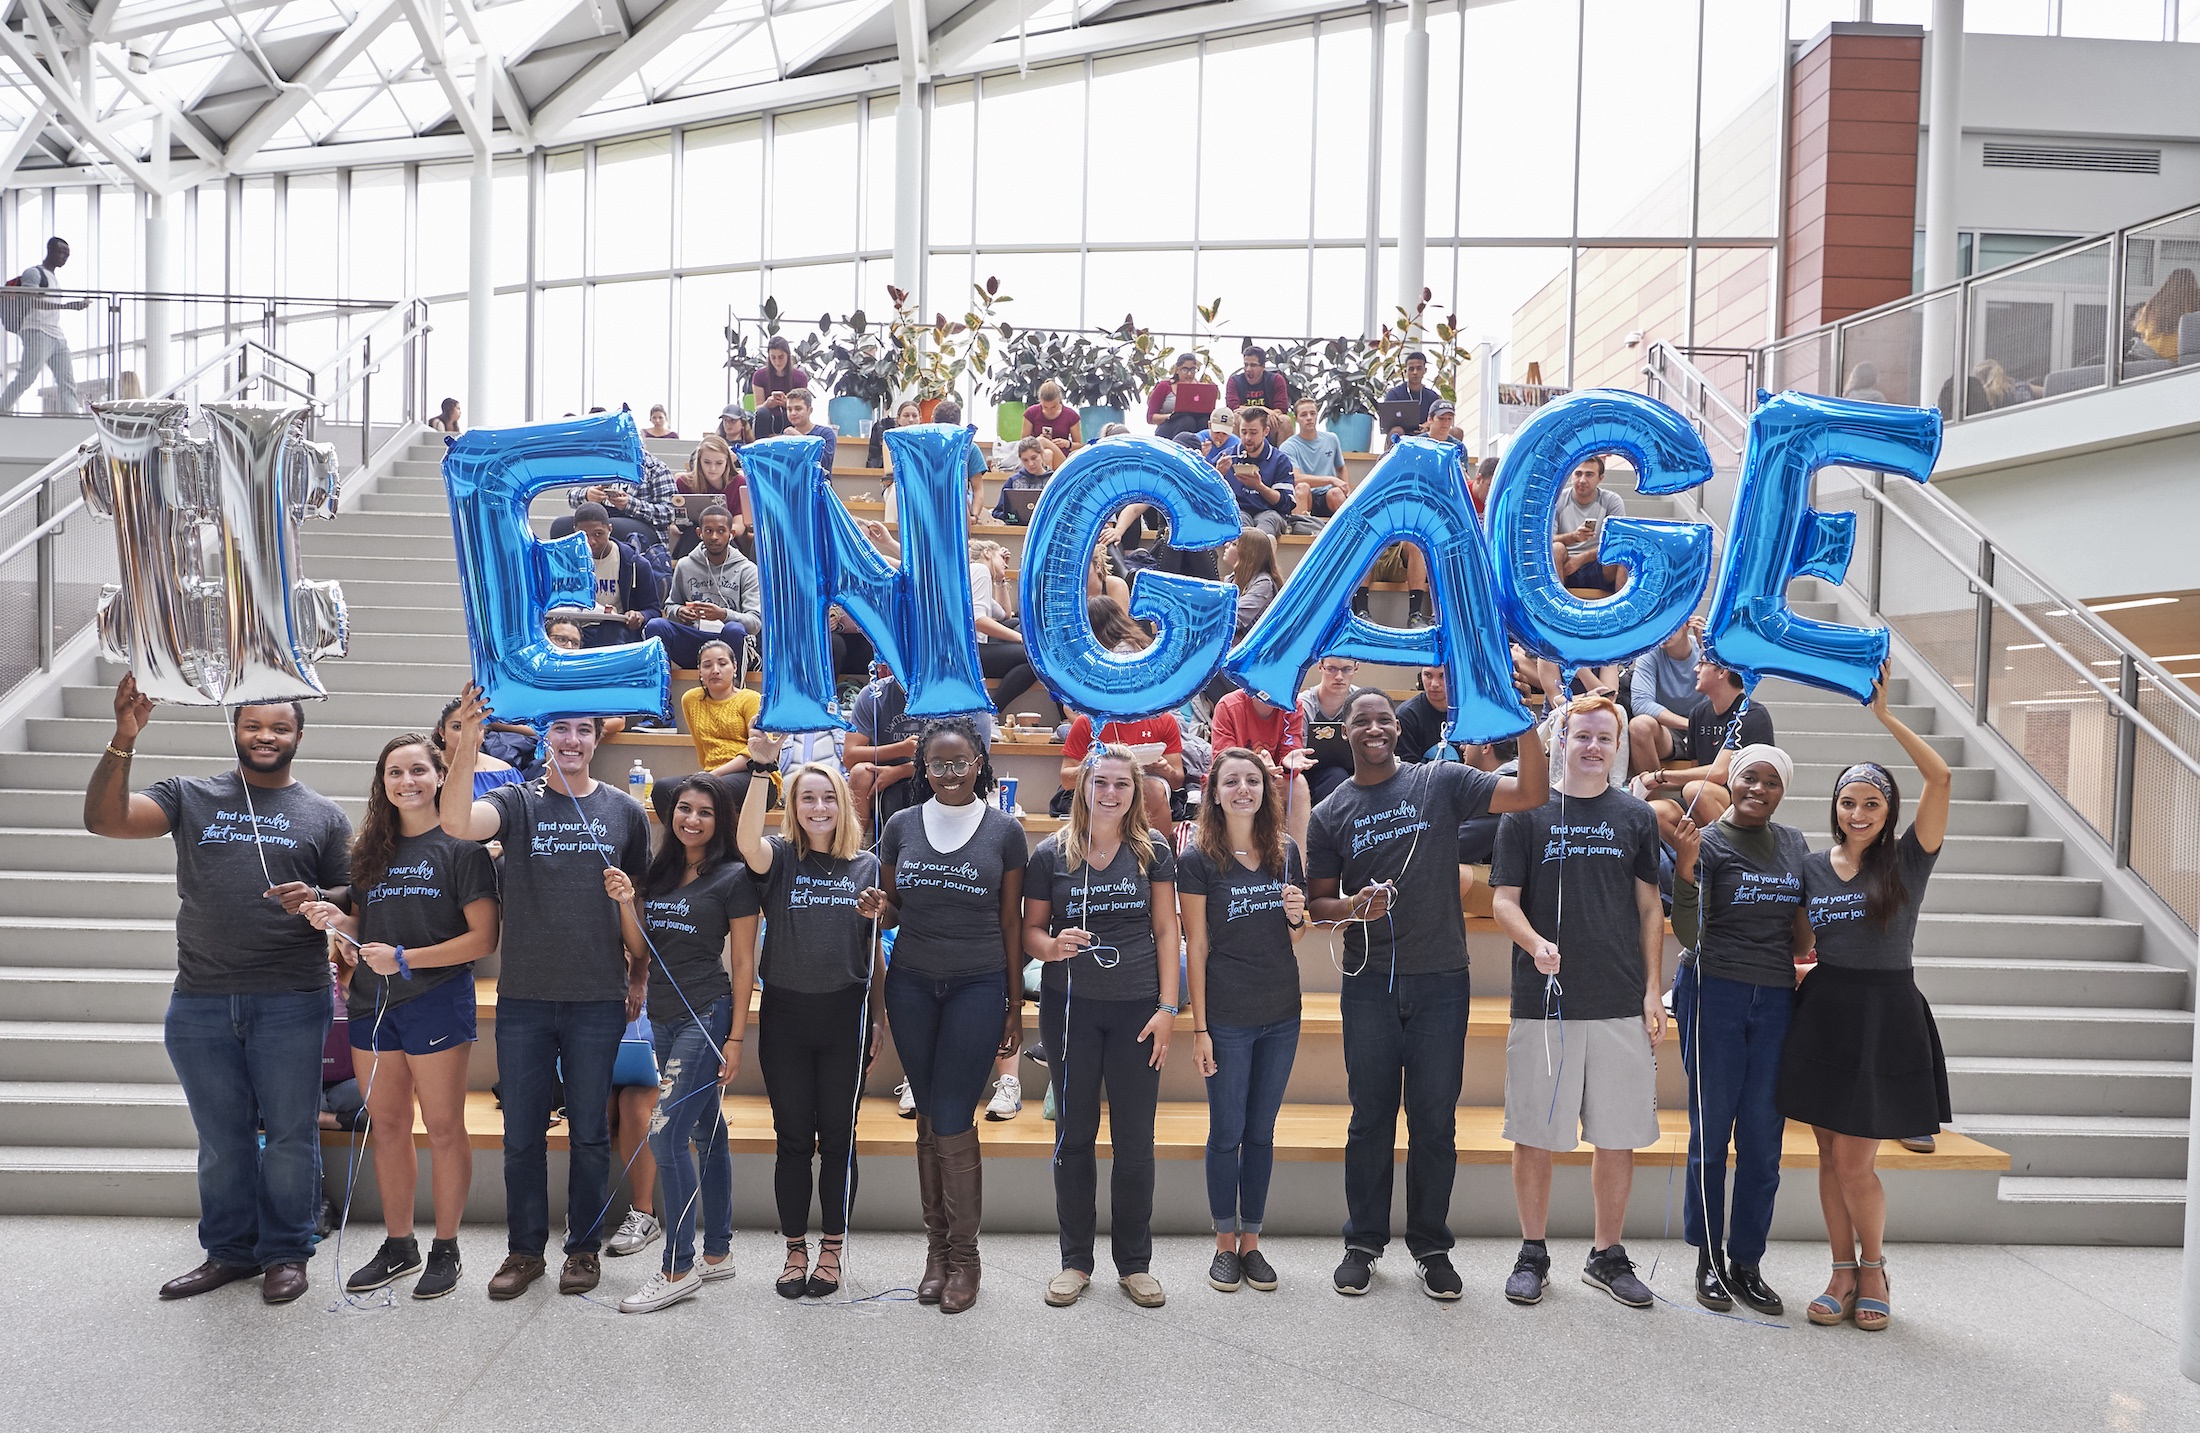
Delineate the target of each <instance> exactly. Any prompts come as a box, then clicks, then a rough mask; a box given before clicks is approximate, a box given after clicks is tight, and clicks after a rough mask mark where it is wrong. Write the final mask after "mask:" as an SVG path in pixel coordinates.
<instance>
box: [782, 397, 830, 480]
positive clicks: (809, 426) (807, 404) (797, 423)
mask: <svg viewBox="0 0 2200 1433" xmlns="http://www.w3.org/2000/svg"><path fill="white" fill-rule="evenodd" d="M816 405H817V397H816V395H814V394H813V393H811V392H810V390H809V389H807V388H790V389H789V390H787V426H786V427H785V428H784V429H783V430H782V431H783V432H788V433H793V434H795V435H796V436H797V437H802V438H823V439H824V440H825V447H824V450H823V451H822V452H820V453H819V454H818V457H817V461H818V465H819V466H820V467H821V468H823V469H824V470H825V478H826V481H828V482H830V481H831V480H832V476H833V455H834V453H835V452H837V451H838V450H839V447H840V434H838V433H836V432H834V431H833V425H832V424H830V423H815V422H812V421H811V420H810V411H811V409H813V408H814V407H816Z"/></svg>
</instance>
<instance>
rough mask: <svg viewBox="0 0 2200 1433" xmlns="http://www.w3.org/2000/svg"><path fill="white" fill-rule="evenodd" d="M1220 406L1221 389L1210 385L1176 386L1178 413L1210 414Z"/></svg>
mask: <svg viewBox="0 0 2200 1433" xmlns="http://www.w3.org/2000/svg"><path fill="white" fill-rule="evenodd" d="M1221 406H1222V389H1221V388H1220V387H1218V386H1216V385H1215V384H1212V383H1179V384H1177V385H1176V411H1177V412H1179V413H1212V412H1214V411H1215V410H1216V409H1217V408H1220V407H1221Z"/></svg>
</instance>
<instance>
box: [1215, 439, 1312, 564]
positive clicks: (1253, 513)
mask: <svg viewBox="0 0 2200 1433" xmlns="http://www.w3.org/2000/svg"><path fill="white" fill-rule="evenodd" d="M1222 480H1223V481H1224V482H1226V483H1228V484H1229V485H1230V491H1231V492H1232V493H1233V494H1234V495H1235V496H1236V498H1237V505H1238V521H1240V522H1241V523H1243V524H1244V525H1245V526H1246V527H1249V528H1258V529H1259V530H1260V531H1262V532H1264V533H1266V534H1267V535H1268V536H1270V537H1271V538H1275V537H1281V536H1283V535H1284V533H1285V532H1287V531H1289V529H1290V515H1291V510H1292V508H1293V507H1294V506H1296V497H1295V492H1296V490H1295V489H1294V488H1293V486H1292V480H1293V475H1292V471H1291V460H1290V459H1289V458H1288V457H1286V456H1285V455H1284V452H1283V450H1282V449H1281V448H1278V447H1275V446H1273V445H1272V444H1270V443H1269V441H1268V410H1267V409H1265V408H1247V409H1245V410H1243V411H1242V412H1240V413H1239V414H1238V451H1237V453H1236V454H1235V455H1234V456H1233V457H1232V458H1231V460H1230V465H1229V466H1228V467H1227V468H1226V469H1224V470H1223V474H1222Z"/></svg>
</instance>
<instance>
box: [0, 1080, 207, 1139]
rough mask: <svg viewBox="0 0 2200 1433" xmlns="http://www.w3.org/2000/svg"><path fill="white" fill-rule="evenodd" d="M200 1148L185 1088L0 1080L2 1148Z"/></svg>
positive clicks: (103, 1082) (168, 1085) (106, 1082)
mask: <svg viewBox="0 0 2200 1433" xmlns="http://www.w3.org/2000/svg"><path fill="white" fill-rule="evenodd" d="M9 1145H16V1146H22V1145H33V1146H36V1145H58V1146H63V1147H73V1148H78V1149H82V1148H85V1147H95V1148H96V1147H98V1146H101V1145H119V1146H123V1147H125V1148H131V1149H186V1150H192V1151H194V1152H195V1151H196V1150H197V1149H198V1133H197V1131H196V1130H195V1129H194V1128H193V1127H192V1124H191V1108H190V1106H189V1105H187V1104H186V1103H185V1102H184V1098H183V1086H181V1085H178V1084H174V1083H169V1084H126V1083H120V1082H114V1081H90V1080H36V1081H29V1080H5V1081H0V1147H4V1146H9Z"/></svg>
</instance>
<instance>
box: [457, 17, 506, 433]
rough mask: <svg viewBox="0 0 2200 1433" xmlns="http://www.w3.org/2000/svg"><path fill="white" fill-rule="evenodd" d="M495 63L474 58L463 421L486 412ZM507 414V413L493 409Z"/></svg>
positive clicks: (471, 422)
mask: <svg viewBox="0 0 2200 1433" xmlns="http://www.w3.org/2000/svg"><path fill="white" fill-rule="evenodd" d="M494 94H495V79H494V67H493V66H492V65H491V64H490V61H489V56H488V54H487V52H483V53H482V54H480V55H477V56H476V57H475V58H474V93H473V101H474V115H475V117H476V119H477V120H478V122H479V124H480V127H481V135H482V141H481V142H480V143H478V144H476V145H475V146H474V178H473V192H472V194H471V196H470V197H471V199H472V201H473V205H472V215H471V220H470V222H469V223H468V225H467V235H466V249H467V253H466V417H465V422H466V426H467V427H469V428H472V427H476V426H480V425H485V424H487V423H488V422H489V421H490V416H491V415H490V413H489V337H490V324H489V314H490V310H491V308H492V307H493V306H494V304H495V293H496V290H495V286H494V285H493V284H492V283H491V281H490V277H489V273H490V271H489V255H490V252H491V250H492V247H493V246H492V245H491V243H490V238H491V230H492V226H493V224H494V214H495V199H496V177H495V176H496V168H495V161H494V159H493V158H492V157H491V155H490V152H489V145H488V137H489V133H490V127H491V125H492V124H494V123H495V118H496V115H495V100H494ZM497 416H498V417H500V418H503V419H509V418H510V417H511V415H510V414H500V415H497Z"/></svg>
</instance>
